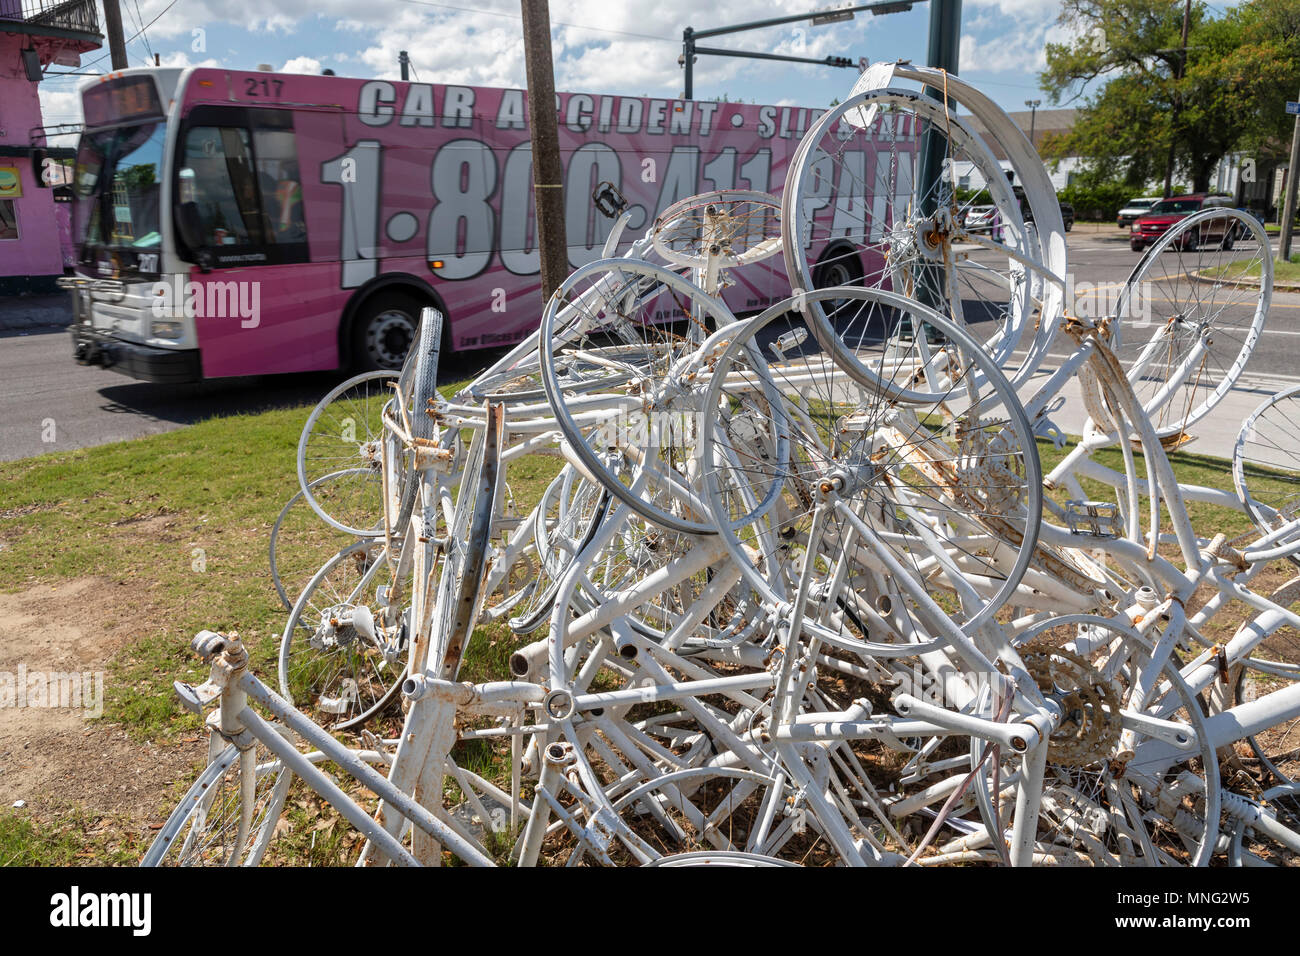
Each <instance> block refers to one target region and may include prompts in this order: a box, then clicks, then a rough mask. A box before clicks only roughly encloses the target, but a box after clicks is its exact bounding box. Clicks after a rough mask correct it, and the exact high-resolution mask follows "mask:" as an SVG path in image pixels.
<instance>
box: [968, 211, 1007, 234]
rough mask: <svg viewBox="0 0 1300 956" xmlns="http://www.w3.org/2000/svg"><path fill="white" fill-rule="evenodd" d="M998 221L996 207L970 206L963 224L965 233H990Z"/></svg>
mask: <svg viewBox="0 0 1300 956" xmlns="http://www.w3.org/2000/svg"><path fill="white" fill-rule="evenodd" d="M997 221H998V207H997V206H971V207H970V209H968V210H967V211H966V221H965V223H963V226H964V228H965V229H966V231H967V232H992V231H993V226H994V225H995V224H996V223H997Z"/></svg>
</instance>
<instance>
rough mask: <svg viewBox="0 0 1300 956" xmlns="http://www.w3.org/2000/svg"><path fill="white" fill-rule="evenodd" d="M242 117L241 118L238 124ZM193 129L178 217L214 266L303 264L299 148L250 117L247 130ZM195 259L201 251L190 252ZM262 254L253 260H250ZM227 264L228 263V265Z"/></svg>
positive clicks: (287, 133) (285, 128)
mask: <svg viewBox="0 0 1300 956" xmlns="http://www.w3.org/2000/svg"><path fill="white" fill-rule="evenodd" d="M241 118H242V117H241ZM218 122H220V123H221V125H211V126H194V127H191V128H190V129H189V130H188V131H187V132H186V135H185V161H184V163H183V180H184V181H183V182H181V183H180V189H179V191H178V194H177V198H178V202H179V203H180V204H181V205H182V206H184V207H186V208H185V209H184V210H183V212H182V215H184V216H185V218H186V220H187V222H189V223H191V224H193V225H194V227H195V231H196V232H197V234H198V236H199V237H200V240H201V242H202V245H203V247H204V248H207V249H210V250H211V251H212V252H213V254H214V255H215V258H216V261H217V263H218V264H220V263H221V261H222V253H223V247H232V246H233V247H242V248H239V249H237V250H236V249H232V248H225V249H224V251H225V254H226V255H229V256H232V257H233V256H236V255H237V256H240V257H242V258H241V259H240V260H239V261H240V262H241V263H243V264H248V263H249V262H250V261H251V262H259V261H260V262H264V263H289V262H306V261H307V258H308V250H307V221H306V218H305V216H304V215H303V202H302V182H301V179H300V176H299V172H298V146H297V142H296V140H295V137H294V132H293V129H292V127H291V126H289V125H288V123H287V122H282V121H281V120H280V118H279V117H276V116H272V117H270V118H269V119H267V120H265V121H263V120H261V119H258V118H252V117H250V126H251V127H252V128H251V129H250V128H249V127H248V126H243V125H225V123H224V122H222V121H218ZM192 251H194V252H198V251H199V250H197V249H196V250H192ZM256 252H260V253H261V255H260V256H256V258H254V259H250V258H249V254H250V253H253V254H255V253H256ZM232 261H233V259H232Z"/></svg>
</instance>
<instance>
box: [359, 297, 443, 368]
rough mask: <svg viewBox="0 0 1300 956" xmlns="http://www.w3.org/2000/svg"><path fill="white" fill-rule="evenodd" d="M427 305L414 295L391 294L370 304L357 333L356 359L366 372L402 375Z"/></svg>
mask: <svg viewBox="0 0 1300 956" xmlns="http://www.w3.org/2000/svg"><path fill="white" fill-rule="evenodd" d="M426 304H427V303H424V302H421V301H420V300H419V299H417V298H415V297H414V296H411V295H405V294H403V293H397V292H387V293H381V294H379V295H376V296H375V297H374V298H372V299H371V300H370V301H368V302H367V303H366V304H365V305H364V306H363V307H362V310H361V314H360V315H359V316H358V317H357V321H356V324H355V326H354V329H353V335H354V339H353V348H352V355H353V359H354V363H355V365H356V366H357V368H358V369H360V370H362V371H374V370H377V369H388V370H390V371H398V370H400V369H401V367H402V363H403V362H404V361H405V360H406V353H407V352H408V351H409V350H410V348H411V345H412V344H413V343H414V342H415V336H416V332H417V330H418V329H419V327H420V310H421V309H422V308H424V306H425V305H426Z"/></svg>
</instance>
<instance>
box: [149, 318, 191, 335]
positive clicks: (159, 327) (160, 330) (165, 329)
mask: <svg viewBox="0 0 1300 956" xmlns="http://www.w3.org/2000/svg"><path fill="white" fill-rule="evenodd" d="M149 333H150V334H151V335H152V336H153V337H154V338H156V339H179V338H180V337H181V336H182V335H184V334H185V333H184V330H182V329H181V324H180V323H179V322H168V321H166V320H161V321H160V320H158V319H154V320H153V321H152V322H150V323H149Z"/></svg>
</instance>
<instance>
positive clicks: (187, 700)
mask: <svg viewBox="0 0 1300 956" xmlns="http://www.w3.org/2000/svg"><path fill="white" fill-rule="evenodd" d="M172 689H173V690H175V691H176V696H177V697H179V698H180V699H181V705H182V706H183V707H184V708H185V709H186V710H188V711H190V712H191V713H194V714H198V715H199V716H200V717H202V716H203V711H205V710H207V708H208V705H209V704H211V703H212V702H213V701H215V700H216V699H217V698H219V697H220V696H221V687H220V686H219V685H217V684H215V683H213V682H212V681H211V680H206V681H204V682H203V683H202V684H200V685H199V686H198V687H195V686H194V685H193V684H187V683H185V682H184V681H179V680H178V681H173V682H172Z"/></svg>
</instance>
